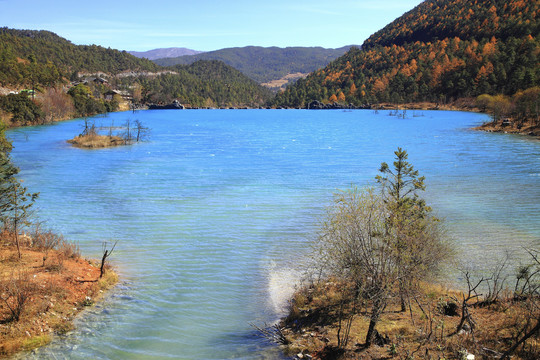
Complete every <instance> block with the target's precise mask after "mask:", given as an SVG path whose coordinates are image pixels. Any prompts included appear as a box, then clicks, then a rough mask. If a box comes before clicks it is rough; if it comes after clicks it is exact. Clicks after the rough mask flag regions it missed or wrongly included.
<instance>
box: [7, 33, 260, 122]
mask: <svg viewBox="0 0 540 360" xmlns="http://www.w3.org/2000/svg"><path fill="white" fill-rule="evenodd" d="M0 88H1V89H0V90H1V93H0V119H1V120H2V121H3V122H4V123H5V124H8V125H11V126H17V125H32V124H42V123H46V122H50V121H54V120H60V119H67V118H71V117H79V116H90V115H94V114H99V113H104V112H108V111H115V110H117V109H119V106H120V105H121V104H124V107H123V108H124V109H127V108H128V107H129V103H132V104H133V105H134V106H137V107H140V106H144V105H147V104H149V103H167V102H171V101H172V100H174V99H176V100H178V101H180V102H181V103H182V104H184V105H187V106H192V107H208V106H212V107H217V106H220V107H221V106H227V107H230V106H235V107H239V106H242V107H246V106H249V107H258V106H260V105H263V104H265V103H266V102H267V101H268V100H269V99H270V98H271V93H270V91H269V90H267V89H265V88H263V87H262V86H260V85H259V84H257V83H256V82H255V81H253V80H251V79H249V78H248V77H246V76H245V75H243V74H242V73H240V72H239V71H237V70H235V69H233V68H231V67H230V66H228V65H225V64H224V63H222V62H218V61H199V62H197V63H194V64H192V65H189V66H187V65H180V66H177V67H175V68H173V69H165V68H162V67H160V66H159V65H156V64H154V63H153V62H151V61H149V60H147V59H139V58H137V57H135V56H133V55H130V54H128V53H127V52H125V51H118V50H113V49H106V48H103V47H101V46H96V45H91V46H85V45H74V44H72V43H71V42H69V41H68V40H66V39H64V38H62V37H60V36H58V35H56V34H54V33H51V32H48V31H33V30H14V29H8V28H0ZM9 92H11V93H10V94H8V93H9ZM1 94H4V95H5V96H1Z"/></svg>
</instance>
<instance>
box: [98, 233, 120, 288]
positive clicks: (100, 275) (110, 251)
mask: <svg viewBox="0 0 540 360" xmlns="http://www.w3.org/2000/svg"><path fill="white" fill-rule="evenodd" d="M117 243H118V240H117V241H115V242H114V244H113V246H112V248H111V249H110V250H109V249H107V242H106V241H105V242H104V243H103V246H102V248H103V257H102V258H101V267H100V268H99V278H100V279H101V278H102V277H103V273H104V272H105V261H107V258H108V257H109V256H111V254H112V253H113V251H114V248H115V247H116V244H117Z"/></svg>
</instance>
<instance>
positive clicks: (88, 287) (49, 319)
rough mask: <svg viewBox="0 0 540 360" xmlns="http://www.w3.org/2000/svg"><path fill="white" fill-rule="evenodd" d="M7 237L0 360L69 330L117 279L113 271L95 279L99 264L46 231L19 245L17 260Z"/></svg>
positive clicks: (1, 264)
mask: <svg viewBox="0 0 540 360" xmlns="http://www.w3.org/2000/svg"><path fill="white" fill-rule="evenodd" d="M7 235H8V234H6V233H3V234H2V238H1V240H2V244H3V245H2V246H1V247H0V357H5V356H10V355H12V354H14V353H15V352H18V351H22V350H30V349H33V348H36V347H39V346H42V345H44V344H46V343H48V342H49V341H50V340H51V338H52V337H53V336H54V334H55V333H64V332H66V331H69V330H71V329H72V323H71V320H72V319H73V318H74V316H75V315H76V314H77V313H79V312H80V311H81V310H82V309H83V308H84V307H85V306H88V305H91V304H92V303H93V302H94V301H95V300H96V299H98V298H99V297H100V296H101V294H102V290H104V289H107V288H109V287H111V286H112V285H114V284H115V283H116V282H117V281H118V278H117V275H116V274H115V273H114V272H113V271H108V272H106V273H105V276H104V277H103V278H102V279H99V275H100V269H99V265H98V264H95V263H92V262H90V261H88V260H85V259H82V258H81V257H80V255H79V252H78V248H77V247H76V246H75V245H71V244H69V243H67V242H65V241H64V240H63V239H62V238H61V237H58V236H57V237H54V236H52V235H51V234H49V233H48V232H45V235H44V236H42V237H41V240H38V241H37V242H35V243H31V244H27V245H26V246H24V247H23V249H22V259H20V260H19V259H18V256H17V250H16V248H15V247H14V246H13V245H12V244H10V241H9V236H7ZM40 241H41V242H40ZM53 243H54V244H56V245H55V246H53V247H51V244H53ZM22 285H24V286H22ZM21 293H22V296H21ZM14 311H15V312H14ZM14 315H18V319H17V318H16V317H17V316H14Z"/></svg>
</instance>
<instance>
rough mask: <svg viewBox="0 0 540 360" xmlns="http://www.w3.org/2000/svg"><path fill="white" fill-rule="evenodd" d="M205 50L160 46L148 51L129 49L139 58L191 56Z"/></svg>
mask: <svg viewBox="0 0 540 360" xmlns="http://www.w3.org/2000/svg"><path fill="white" fill-rule="evenodd" d="M203 52H204V51H197V50H192V49H187V48H183V47H180V48H179V47H170V48H160V49H152V50H148V51H128V53H130V54H131V55H133V56H136V57H138V58H146V59H148V60H157V59H165V58H174V57H179V56H191V55H197V54H201V53H203Z"/></svg>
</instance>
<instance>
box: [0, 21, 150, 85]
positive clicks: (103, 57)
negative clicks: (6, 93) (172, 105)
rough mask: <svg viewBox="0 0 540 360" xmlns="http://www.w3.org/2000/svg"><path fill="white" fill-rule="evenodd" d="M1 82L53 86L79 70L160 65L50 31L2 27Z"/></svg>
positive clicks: (139, 68) (113, 70)
mask: <svg viewBox="0 0 540 360" xmlns="http://www.w3.org/2000/svg"><path fill="white" fill-rule="evenodd" d="M0 44H1V45H0V84H1V85H4V86H6V85H14V86H17V85H23V86H24V85H32V83H38V84H41V85H53V84H55V83H57V82H62V81H63V79H64V78H69V77H70V76H71V75H72V74H73V73H76V72H105V73H119V72H121V71H127V70H131V71H157V70H158V69H159V66H157V65H156V64H154V63H153V62H151V61H150V60H147V59H139V58H137V57H135V56H133V55H130V54H128V53H127V52H125V51H118V50H114V49H110V48H104V47H102V46H97V45H74V44H73V43H71V42H70V41H68V40H66V39H64V38H62V37H60V36H58V35H56V34H54V33H52V32H50V31H43V30H42V31H36V30H17V29H8V28H0Z"/></svg>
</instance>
